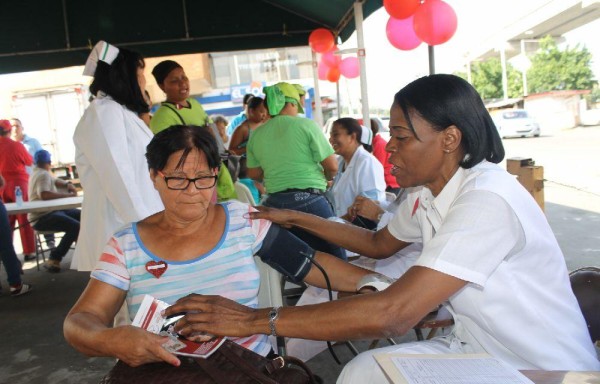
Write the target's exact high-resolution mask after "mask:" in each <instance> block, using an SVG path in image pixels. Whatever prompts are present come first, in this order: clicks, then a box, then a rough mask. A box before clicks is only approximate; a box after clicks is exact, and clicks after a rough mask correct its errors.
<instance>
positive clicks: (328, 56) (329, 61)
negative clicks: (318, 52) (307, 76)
mask: <svg viewBox="0 0 600 384" xmlns="http://www.w3.org/2000/svg"><path fill="white" fill-rule="evenodd" d="M337 50H338V47H337V45H334V46H333V47H332V48H331V49H330V50H329V51H327V52H325V53H323V56H321V60H322V61H323V62H324V63H325V64H326V65H327V66H328V67H330V68H331V67H337V66H338V65H340V62H341V61H342V58H341V56H340V55H335V54H334V53H333V52H335V51H337Z"/></svg>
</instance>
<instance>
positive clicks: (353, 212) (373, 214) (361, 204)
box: [348, 196, 385, 222]
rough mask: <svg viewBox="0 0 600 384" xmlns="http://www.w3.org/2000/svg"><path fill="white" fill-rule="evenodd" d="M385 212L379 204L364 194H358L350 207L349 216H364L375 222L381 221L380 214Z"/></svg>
mask: <svg viewBox="0 0 600 384" xmlns="http://www.w3.org/2000/svg"><path fill="white" fill-rule="evenodd" d="M384 212H385V211H384V209H383V208H381V207H380V206H379V204H377V203H376V202H374V201H373V200H371V199H369V198H368V197H364V196H357V197H356V199H354V203H352V205H351V206H350V207H348V216H350V217H352V218H356V216H362V217H364V218H367V219H369V220H372V221H375V222H378V221H379V220H378V218H379V215H380V214H382V213H384Z"/></svg>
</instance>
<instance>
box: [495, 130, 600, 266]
mask: <svg viewBox="0 0 600 384" xmlns="http://www.w3.org/2000/svg"><path fill="white" fill-rule="evenodd" d="M503 141H504V146H505V151H506V158H511V157H526V158H532V159H533V160H535V163H536V165H541V166H543V167H544V179H545V186H544V196H545V201H546V216H547V217H548V221H549V222H550V225H551V227H552V230H553V231H554V234H555V235H556V238H557V239H558V242H559V244H560V246H561V249H562V250H563V253H564V255H565V260H566V262H567V267H568V268H569V270H574V269H577V268H580V267H583V266H600V150H599V148H600V127H598V126H595V127H580V128H574V129H570V130H563V131H559V132H555V133H553V134H551V135H544V134H543V132H542V137H539V138H527V139H504V140H503ZM502 166H503V167H505V166H506V165H505V163H502Z"/></svg>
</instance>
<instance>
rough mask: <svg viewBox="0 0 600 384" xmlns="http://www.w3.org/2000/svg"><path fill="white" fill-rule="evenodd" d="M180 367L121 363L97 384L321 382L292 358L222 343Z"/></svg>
mask: <svg viewBox="0 0 600 384" xmlns="http://www.w3.org/2000/svg"><path fill="white" fill-rule="evenodd" d="M180 360H181V365H180V366H179V367H174V366H172V365H170V364H167V363H151V364H144V365H141V366H139V367H135V368H134V367H130V366H128V365H127V364H125V363H124V362H122V361H118V362H117V364H116V365H115V366H114V367H113V368H112V369H111V370H110V372H109V373H108V374H107V375H106V376H105V377H104V378H103V379H102V381H100V384H136V383H140V384H141V383H143V384H158V383H171V382H172V383H178V384H188V383H189V384H192V383H193V384H223V383H226V384H229V383H235V384H246V383H248V384H251V383H252V384H256V383H258V384H283V383H285V384H319V383H320V382H321V380H320V378H318V377H317V376H315V375H313V374H312V372H311V370H310V369H309V368H308V367H307V366H306V365H305V364H304V363H303V362H302V361H301V360H299V359H297V358H295V357H290V356H286V357H276V358H275V359H272V360H271V359H268V358H266V357H263V356H261V355H259V354H257V353H255V352H253V351H250V350H249V349H246V348H244V347H241V346H239V345H237V344H236V343H234V342H232V341H230V340H225V343H223V345H221V346H220V347H219V349H217V350H216V351H215V352H214V353H213V354H212V355H210V356H209V357H208V358H207V359H201V358H191V357H181V358H180Z"/></svg>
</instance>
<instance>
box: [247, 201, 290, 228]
mask: <svg viewBox="0 0 600 384" xmlns="http://www.w3.org/2000/svg"><path fill="white" fill-rule="evenodd" d="M254 208H256V209H257V210H258V212H248V213H245V214H244V218H245V219H250V220H254V219H264V220H269V221H272V222H274V223H275V224H279V225H281V226H282V227H284V228H291V227H292V226H293V223H292V218H293V215H294V213H295V212H296V211H292V210H289V209H277V208H269V207H265V206H263V205H259V206H256V207H254Z"/></svg>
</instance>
